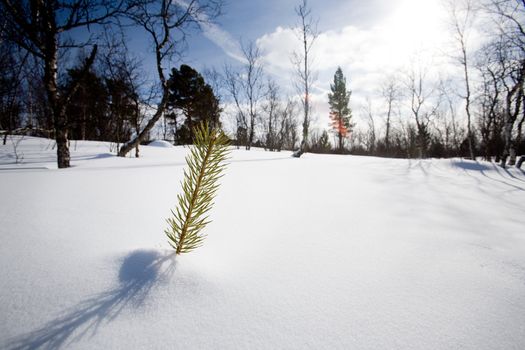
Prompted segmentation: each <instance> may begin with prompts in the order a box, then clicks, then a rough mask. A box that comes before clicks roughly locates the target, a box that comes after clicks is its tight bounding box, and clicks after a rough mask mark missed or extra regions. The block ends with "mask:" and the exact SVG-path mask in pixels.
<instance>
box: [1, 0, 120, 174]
mask: <svg viewBox="0 0 525 350" xmlns="http://www.w3.org/2000/svg"><path fill="white" fill-rule="evenodd" d="M129 8H130V7H129V6H128V3H127V2H126V1H124V0H120V1H110V0H75V1H68V2H64V1H56V0H38V1H12V0H0V12H1V13H2V14H3V16H4V18H5V20H6V23H7V25H6V26H5V30H3V31H2V33H1V35H2V38H3V39H6V40H10V41H13V42H15V43H16V44H17V45H19V46H20V47H21V48H23V49H25V50H27V51H28V52H30V53H31V54H32V55H34V56H35V57H38V58H39V59H40V60H41V62H42V63H43V66H44V79H43V80H44V87H45V90H46V95H47V100H48V101H47V102H48V104H49V110H50V113H51V117H52V120H53V124H54V125H53V126H54V131H55V139H56V143H57V163H58V167H59V168H67V167H69V166H70V154H69V147H68V120H67V115H66V107H67V105H68V102H69V100H70V99H71V96H72V95H73V94H74V93H75V91H76V89H77V88H78V85H79V81H80V80H81V79H77V81H76V82H74V83H73V84H71V85H70V86H71V87H70V89H68V91H66V92H65V93H60V92H59V89H58V74H59V68H60V67H59V66H60V63H59V56H60V54H61V53H62V52H63V51H64V50H66V49H68V48H72V47H80V46H89V45H92V49H91V53H90V54H89V55H88V57H87V58H86V59H85V60H84V62H83V66H82V69H81V72H88V71H89V68H90V67H91V65H92V64H93V61H94V59H95V55H96V53H97V45H93V44H94V40H93V36H90V37H89V38H88V39H86V40H83V41H80V42H79V41H74V40H72V39H71V37H69V36H68V35H67V34H68V33H70V32H72V31H74V30H78V29H79V28H88V30H89V28H90V27H91V26H95V25H103V24H104V25H107V24H108V23H109V22H110V21H111V20H112V19H114V18H115V17H116V16H118V15H120V14H122V13H124V12H126V11H127V10H129ZM82 76H83V75H82V74H80V75H79V77H80V78H81V77H82Z"/></svg>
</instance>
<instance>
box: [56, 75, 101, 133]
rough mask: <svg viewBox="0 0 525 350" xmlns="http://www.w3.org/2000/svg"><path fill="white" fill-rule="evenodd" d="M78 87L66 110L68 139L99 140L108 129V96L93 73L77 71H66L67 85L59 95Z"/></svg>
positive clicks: (98, 78) (99, 79)
mask: <svg viewBox="0 0 525 350" xmlns="http://www.w3.org/2000/svg"><path fill="white" fill-rule="evenodd" d="M72 84H78V85H77V89H76V90H75V92H74V93H73V94H72V95H71V99H70V100H69V104H68V106H67V108H66V113H65V114H66V115H67V117H68V129H69V135H70V137H71V139H73V140H75V139H76V140H103V141H106V140H107V141H111V140H108V138H107V137H106V133H107V131H108V130H107V129H108V124H109V121H108V118H107V107H108V93H107V90H106V87H105V85H104V82H103V81H102V79H101V78H100V77H99V76H98V75H97V74H96V73H94V72H92V71H88V72H83V71H82V69H81V68H80V69H79V68H73V69H70V70H68V81H67V82H66V84H65V86H63V87H62V90H63V91H68V90H70V89H71V87H72Z"/></svg>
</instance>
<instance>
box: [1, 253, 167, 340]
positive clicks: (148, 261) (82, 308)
mask: <svg viewBox="0 0 525 350" xmlns="http://www.w3.org/2000/svg"><path fill="white" fill-rule="evenodd" d="M174 268H175V253H174V252H171V251H170V252H159V251H156V250H136V251H133V252H131V253H130V254H129V255H127V256H126V257H125V258H124V259H123V260H122V264H121V266H120V270H119V272H118V286H117V287H115V288H113V289H111V290H109V291H106V292H102V293H99V294H97V295H95V296H93V297H91V298H88V299H86V300H84V301H82V302H80V303H79V304H77V305H75V306H74V307H72V308H70V309H68V310H66V311H64V312H63V313H62V314H61V315H59V316H58V317H56V318H54V319H52V320H50V321H49V322H47V323H46V324H45V325H43V326H42V327H40V328H38V329H36V330H33V331H31V332H29V333H26V334H23V335H20V336H18V337H15V338H13V339H11V340H10V341H9V342H8V344H7V346H6V347H7V349H35V348H38V349H59V348H63V347H66V346H67V345H68V344H71V343H74V342H77V341H79V340H81V339H82V338H84V337H85V336H93V335H94V334H96V332H97V330H98V328H99V327H100V326H101V325H103V324H105V323H109V322H111V321H112V320H114V319H115V318H116V317H117V316H118V315H119V314H120V313H121V311H122V310H124V309H126V308H130V307H131V308H138V307H140V306H141V305H143V303H144V301H145V300H146V299H147V297H148V295H149V294H150V292H151V290H152V289H153V288H155V287H156V286H158V284H159V283H162V282H163V281H166V280H167V279H168V278H169V276H170V275H171V274H172V273H173V270H174Z"/></svg>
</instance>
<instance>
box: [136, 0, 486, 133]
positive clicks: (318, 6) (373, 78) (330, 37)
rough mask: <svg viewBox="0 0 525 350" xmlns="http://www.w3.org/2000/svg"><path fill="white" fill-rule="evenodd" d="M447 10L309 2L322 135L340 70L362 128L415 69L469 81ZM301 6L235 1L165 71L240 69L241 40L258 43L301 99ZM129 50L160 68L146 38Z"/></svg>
mask: <svg viewBox="0 0 525 350" xmlns="http://www.w3.org/2000/svg"><path fill="white" fill-rule="evenodd" d="M443 2H444V0H366V1H365V0H347V1H341V0H309V2H308V3H309V7H310V8H311V9H312V14H313V16H314V17H315V18H317V19H318V31H319V37H318V38H317V41H316V43H315V45H314V48H313V54H312V57H313V66H312V67H313V69H314V70H315V71H316V73H317V76H318V79H317V81H316V82H315V84H314V89H313V93H312V96H311V99H312V101H313V104H314V115H315V117H316V120H315V121H314V124H315V125H317V126H319V127H321V128H322V127H323V125H324V126H326V125H327V124H328V103H327V102H328V98H327V94H328V92H329V86H330V82H331V80H332V78H333V74H334V72H335V70H336V69H337V67H338V66H341V67H342V69H343V72H344V74H345V75H346V77H347V83H348V88H349V89H351V90H352V92H353V94H352V98H351V107H352V109H353V111H354V115H355V116H356V121H358V122H359V118H360V117H359V115H360V114H363V113H362V110H363V107H364V106H365V105H366V104H367V103H368V102H367V101H372V104H373V109H374V113H375V114H376V115H377V116H379V117H380V116H381V113H382V108H383V106H382V101H381V98H380V88H381V84H382V83H383V82H384V80H385V79H386V77H388V76H391V75H395V74H397V75H398V77H399V73H401V75H403V74H402V73H406V72H407V70H409V69H411V67H414V66H417V68H422V69H425V70H428V71H429V74H428V77H430V80H432V79H434V80H436V79H437V78H438V77H443V76H445V77H446V76H452V77H454V76H456V77H457V76H461V73H460V72H459V71H458V70H457V67H455V66H454V64H452V63H451V62H452V59H451V52H454V50H455V49H454V46H453V40H452V35H451V28H450V23H447V11H446V7H445V6H444V5H443ZM298 4H299V0H252V1H235V0H229V1H228V2H227V3H226V4H225V6H224V14H223V15H222V16H221V17H220V18H218V19H217V25H216V26H213V27H205V28H203V29H204V30H203V31H201V32H199V31H191V32H190V33H189V36H188V48H187V50H186V51H185V53H184V56H183V60H182V61H179V62H171V63H168V64H166V65H165V66H166V68H167V67H170V68H171V67H175V66H178V65H179V64H180V63H185V64H189V65H191V66H193V67H194V68H196V69H197V70H199V71H202V70H203V69H204V68H211V67H215V68H217V69H218V70H219V71H221V70H222V67H223V66H224V64H225V63H231V64H234V65H235V64H237V65H239V64H240V61H239V60H236V59H235V58H234V57H235V56H236V55H237V56H238V55H240V49H239V48H240V44H239V41H240V40H243V41H244V42H248V41H254V42H255V43H257V45H258V46H259V48H260V49H261V52H262V56H263V57H262V60H263V65H264V69H265V72H266V74H267V75H268V76H269V77H271V78H272V79H274V80H275V81H276V82H277V83H278V85H279V86H280V88H281V92H282V93H283V95H288V96H293V94H296V91H295V90H294V84H293V79H294V74H293V67H292V65H291V62H290V56H291V54H292V52H293V51H294V50H300V42H299V40H298V39H297V37H296V36H295V34H294V30H296V28H295V26H296V25H297V23H298V17H297V15H296V13H295V11H294V9H295V7H296V6H297V5H298ZM481 37H483V35H482V33H481V32H480V31H478V30H475V29H473V30H472V32H471V33H470V35H469V42H468V44H469V47H470V48H472V49H474V48H475V47H476V46H477V45H479V43H480V38H481ZM129 45H130V48H131V50H132V51H134V52H136V53H138V54H139V55H140V56H142V57H143V58H144V63H145V65H146V67H153V66H154V65H153V63H154V61H153V55H152V54H151V52H150V50H149V48H148V46H147V44H146V43H145V41H144V39H143V37H141V36H140V34H139V33H137V34H135V33H133V35H130V40H129ZM401 80H402V79H401V78H399V83H400V84H401V83H402V81H401ZM361 118H363V117H361Z"/></svg>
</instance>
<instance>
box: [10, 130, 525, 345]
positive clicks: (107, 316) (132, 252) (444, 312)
mask: <svg viewBox="0 0 525 350" xmlns="http://www.w3.org/2000/svg"><path fill="white" fill-rule="evenodd" d="M109 147H110V146H109V144H107V143H102V142H80V141H79V142H77V143H76V147H75V145H74V142H72V145H71V150H72V165H73V167H72V168H69V169H60V170H59V169H56V165H55V163H54V162H55V149H53V141H49V140H45V139H39V138H30V137H26V138H24V139H23V140H22V141H21V142H20V143H19V145H18V147H17V152H18V153H19V155H22V156H23V158H22V164H15V158H16V157H15V156H14V155H13V151H12V143H9V142H8V144H7V145H6V146H0V200H1V204H2V211H0V219H1V221H0V222H1V225H0V266H1V267H2V268H1V269H0V348H2V349H33V348H42V349H58V348H63V349H525V215H524V213H525V175H524V173H523V172H521V171H520V170H517V169H508V170H503V169H501V168H499V167H498V166H496V165H494V164H492V163H488V162H473V161H467V160H460V159H453V160H435V159H432V160H396V159H381V158H375V157H357V156H339V155H315V154H305V155H303V156H302V157H301V158H300V159H297V158H292V157H291V156H290V152H279V153H277V152H265V151H263V150H258V149H253V150H251V151H245V150H236V149H235V150H233V151H232V157H231V160H230V164H229V166H228V169H227V172H226V174H225V176H224V177H223V178H222V186H221V188H220V190H219V192H218V196H217V198H216V202H215V206H214V208H213V209H212V213H211V218H212V219H213V222H212V223H211V224H210V225H209V226H208V227H206V229H205V232H206V233H207V235H208V237H207V239H206V240H205V245H204V246H203V247H201V248H199V249H197V250H195V251H193V252H191V253H188V254H184V255H181V256H174V254H173V250H172V249H170V247H169V245H168V243H167V241H166V237H165V236H164V233H163V231H164V229H165V228H166V227H167V224H166V222H165V219H166V218H168V217H169V215H170V209H172V208H175V204H176V202H177V201H176V195H177V193H179V191H180V181H181V180H182V175H183V169H184V166H185V161H184V156H185V155H186V154H187V152H188V148H183V147H174V148H162V147H148V146H143V147H141V155H142V158H139V159H135V158H118V157H115V156H113V155H112V154H111V153H110V152H109Z"/></svg>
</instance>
